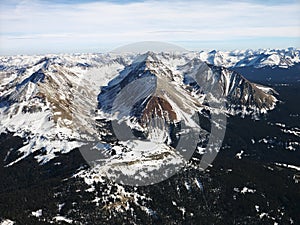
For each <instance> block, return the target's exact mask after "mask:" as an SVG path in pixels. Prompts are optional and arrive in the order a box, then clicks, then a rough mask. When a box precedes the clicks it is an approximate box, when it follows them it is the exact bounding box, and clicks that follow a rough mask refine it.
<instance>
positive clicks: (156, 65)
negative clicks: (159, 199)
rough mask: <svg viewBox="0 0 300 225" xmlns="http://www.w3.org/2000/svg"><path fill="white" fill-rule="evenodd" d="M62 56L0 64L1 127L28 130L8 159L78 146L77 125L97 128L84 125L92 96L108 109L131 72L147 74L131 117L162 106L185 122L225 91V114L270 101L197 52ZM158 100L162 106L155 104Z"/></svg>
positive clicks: (269, 93)
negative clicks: (195, 54) (0, 66)
mask: <svg viewBox="0 0 300 225" xmlns="http://www.w3.org/2000/svg"><path fill="white" fill-rule="evenodd" d="M68 57H70V56H68ZM68 57H59V56H52V57H49V56H48V57H42V58H40V59H38V58H37V59H35V58H34V57H33V62H32V63H31V65H27V62H26V61H25V62H26V64H25V65H26V69H24V65H20V66H19V67H18V68H15V65H14V66H12V67H7V66H6V69H4V70H3V71H2V72H1V78H2V79H1V80H2V82H1V89H0V91H1V97H0V99H1V129H2V132H3V131H5V130H9V131H10V132H16V133H17V134H19V135H20V136H21V137H26V138H27V137H28V136H30V137H31V136H32V137H33V138H29V140H28V144H27V145H26V146H24V147H23V148H21V149H19V152H20V153H22V154H23V155H22V156H21V157H19V158H18V159H17V160H15V161H14V162H10V164H9V165H12V163H15V162H17V161H18V160H20V159H22V158H25V157H27V156H28V155H29V154H32V153H33V152H35V151H39V150H40V149H41V148H43V149H44V150H43V151H44V152H43V154H42V155H40V156H36V158H37V160H38V161H39V162H43V163H46V162H47V161H48V160H50V159H52V158H53V157H55V154H56V153H58V152H69V151H71V150H72V149H73V148H75V147H79V146H81V144H80V139H81V138H82V137H81V136H80V135H81V133H89V134H91V133H94V134H95V133H97V131H96V130H95V127H93V126H92V125H91V124H93V123H94V121H91V117H92V116H91V112H93V111H95V110H96V108H97V107H96V106H97V104H98V106H99V107H98V108H100V109H101V110H102V111H103V112H104V113H107V112H108V111H107V110H108V109H110V108H111V107H112V103H113V101H115V98H116V96H117V94H118V92H119V91H120V90H121V89H122V88H123V87H125V86H126V85H128V84H130V83H131V82H133V81H134V80H137V79H138V78H145V79H148V80H147V81H146V82H147V83H148V84H147V85H146V86H145V85H144V83H140V84H138V85H136V86H135V89H131V91H132V94H133V96H135V98H136V99H138V100H141V101H142V100H143V101H144V100H145V101H144V103H143V105H142V106H136V108H137V112H136V113H141V115H140V116H139V118H138V119H139V120H142V121H144V123H146V122H147V123H150V121H147V119H149V118H151V117H152V116H153V115H152V114H153V112H154V111H155V112H156V114H157V113H160V114H165V113H166V115H167V118H164V119H166V120H170V121H172V122H174V123H176V122H179V121H181V120H184V122H185V123H186V124H189V123H191V119H190V117H191V116H193V115H194V114H195V113H196V112H198V111H201V110H202V109H204V108H209V106H207V105H209V102H210V104H212V101H214V99H219V100H220V99H223V98H224V99H223V100H222V101H224V107H223V106H222V107H220V108H219V109H218V108H217V109H216V110H221V111H224V112H226V113H228V114H231V115H234V114H242V115H246V114H251V113H252V114H253V115H256V114H257V113H265V112H266V111H267V110H270V109H273V108H274V106H275V103H276V101H277V100H276V98H275V97H274V96H273V94H274V93H275V92H274V91H273V90H272V89H271V88H266V87H263V86H261V85H256V84H253V83H251V82H249V81H247V80H246V79H245V78H243V77H242V76H241V75H240V74H238V73H236V72H233V71H230V70H228V69H226V68H224V67H217V66H211V65H208V64H206V63H203V62H201V61H200V60H199V59H197V58H194V59H192V60H188V59H187V58H184V57H181V59H180V60H181V61H178V62H176V61H174V59H172V56H171V55H170V56H168V55H167V54H164V55H159V54H154V53H151V52H150V53H146V54H145V55H139V56H137V57H135V56H132V55H129V56H128V55H127V56H126V55H125V56H119V55H112V56H106V57H105V56H104V55H95V56H90V55H88V57H87V56H85V55H83V56H81V57H82V58H80V60H76V59H77V57H78V56H74V59H75V61H74V59H73V58H71V59H72V60H69V58H68ZM85 57H86V58H88V60H87V59H86V58H85ZM91 58H92V60H91ZM160 58H161V59H160ZM182 59H183V60H182ZM11 60H12V59H11ZM85 60H86V61H85ZM78 61H79V62H78ZM175 63H177V64H175ZM3 67H4V66H3ZM94 73H95V74H94ZM197 73H200V74H198V75H197ZM11 74H13V75H11ZM117 74H119V75H117ZM116 75H117V76H116ZM114 76H116V77H115V78H114V79H113V80H112V81H110V82H109V83H108V86H106V87H102V88H101V92H100V95H99V96H98V99H97V95H98V92H99V86H101V84H104V83H105V79H103V77H107V78H106V81H107V80H108V79H109V78H112V77H114ZM196 76H197V77H199V79H198V78H197V79H198V82H199V83H198V84H196V83H195V79H196ZM199 86H200V87H199ZM212 87H213V88H212ZM212 90H213V91H212ZM209 94H212V96H211V97H209ZM208 98H210V99H208ZM119 101H120V102H126V101H125V100H122V99H119ZM132 101H134V99H133V100H132ZM127 102H128V99H127ZM217 102H218V101H217ZM133 103H135V102H133ZM122 106H123V105H122V104H121V103H120V104H118V107H122ZM161 108H162V109H164V112H159V111H157V109H161ZM116 110H117V109H115V111H116ZM123 113H125V114H126V113H127V114H128V115H129V113H130V112H129V111H128V112H126V111H124V112H123ZM144 126H146V125H145V124H144ZM28 134H30V135H28Z"/></svg>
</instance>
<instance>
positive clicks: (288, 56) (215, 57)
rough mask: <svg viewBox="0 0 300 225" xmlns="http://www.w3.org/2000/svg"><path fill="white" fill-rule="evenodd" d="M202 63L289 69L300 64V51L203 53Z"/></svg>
mask: <svg viewBox="0 0 300 225" xmlns="http://www.w3.org/2000/svg"><path fill="white" fill-rule="evenodd" d="M199 58H200V59H201V60H202V61H205V62H208V63H210V64H213V65H215V66H225V67H229V68H237V67H254V68H263V67H272V68H275V67H279V68H289V67H292V66H295V65H296V64H298V63H300V50H299V49H296V48H287V49H259V50H251V49H248V50H234V51H216V50H213V51H210V52H205V51H202V52H200V53H199Z"/></svg>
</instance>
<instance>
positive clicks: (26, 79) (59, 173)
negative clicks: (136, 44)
mask: <svg viewBox="0 0 300 225" xmlns="http://www.w3.org/2000/svg"><path fill="white" fill-rule="evenodd" d="M267 51H268V50H264V52H265V53H266V52H267ZM282 51H284V50H282ZM290 51H291V52H292V51H294V50H293V49H290V50H288V52H290ZM295 52H296V50H295ZM248 53H249V52H248ZM248 53H247V54H248ZM201 54H202V55H203V52H202V53H198V52H189V53H166V52H164V53H153V52H147V53H145V54H131V53H128V54H127V53H126V54H116V53H110V54H74V55H46V56H15V57H1V58H0V65H1V71H0V132H1V135H0V146H1V149H2V150H1V151H0V159H1V160H0V172H1V174H2V176H1V178H0V209H1V212H3V214H2V215H0V221H2V220H3V221H4V222H5V221H16V224H39V223H40V224H43V223H44V224H53V223H56V224H60V223H69V224H72V223H74V224H76V223H78V224H80V223H86V224H122V223H127V224H168V223H172V224H184V223H185V222H186V223H188V224H197V223H198V222H199V221H203V223H204V224H234V223H244V224H245V223H250V222H253V223H256V224H257V223H262V222H263V223H264V222H265V223H266V224H267V223H274V221H278V222H282V223H287V224H288V223H291V222H290V221H295V223H297V222H298V221H300V220H299V218H297V215H298V214H297V210H295V208H297V207H296V206H297V202H298V200H299V194H298V192H297V188H298V187H297V186H296V185H297V184H296V183H295V182H296V181H297V176H298V175H297V173H298V172H297V168H298V167H297V165H298V164H297V163H298V162H297V159H298V158H299V151H298V150H297V149H298V148H299V143H300V141H299V128H298V127H297V121H298V115H299V110H298V109H297V105H296V104H294V102H295V101H296V99H297V98H298V96H297V94H296V93H298V92H297V90H298V89H297V87H296V86H295V87H294V86H276V85H274V86H273V87H272V88H271V87H268V86H264V85H262V84H257V83H254V82H252V81H251V80H249V79H246V78H245V77H244V76H243V74H242V73H240V72H237V71H236V68H238V67H232V66H229V64H227V65H225V64H224V65H223V64H222V65H221V64H220V65H216V64H217V62H220V61H219V60H213V58H212V57H211V58H209V59H210V60H212V61H208V60H204V58H201V57H203V56H201ZM249 54H250V53H249ZM285 54H286V55H288V53H287V52H286V53H285ZM295 54H296V53H295ZM211 55H214V59H217V58H216V57H218V54H217V51H215V52H212V53H211ZM261 55H262V56H263V55H264V53H261ZM226 57H229V56H228V55H227V56H226ZM226 57H224V58H226ZM240 57H241V58H243V57H244V58H246V53H245V52H243V53H241V56H240ZM229 58H230V57H229ZM293 59H295V57H294V58H293ZM212 62H214V63H212ZM224 62H225V61H224ZM232 62H233V60H232ZM256 62H257V63H258V64H257V65H259V62H262V61H256ZM294 63H295V64H296V61H295V62H294ZM239 65H241V64H239ZM278 65H279V64H278ZM293 66H294V64H289V66H288V68H287V69H290V68H292V67H293ZM267 67H268V66H267ZM239 68H240V67H239ZM263 68H266V66H265V67H263ZM270 68H271V69H272V68H273V67H270ZM258 69H261V68H258ZM281 69H283V70H286V69H285V68H281ZM291 96H292V97H291ZM277 99H279V100H282V101H278V100H277ZM90 166H92V167H90ZM295 168H296V169H295ZM270 187H271V188H270ZM273 187H274V188H273ZM280 196H282V197H280ZM45 202H47V204H45ZM228 209H230V210H231V211H228ZM278 210H279V211H278ZM207 215H209V216H207ZM22 222H23V223H22Z"/></svg>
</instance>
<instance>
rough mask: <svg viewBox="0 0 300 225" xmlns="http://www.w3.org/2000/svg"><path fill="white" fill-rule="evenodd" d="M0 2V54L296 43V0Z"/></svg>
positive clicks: (299, 36) (299, 32)
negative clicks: (140, 45)
mask: <svg viewBox="0 0 300 225" xmlns="http://www.w3.org/2000/svg"><path fill="white" fill-rule="evenodd" d="M0 4H1V7H0V32H1V36H0V52H1V54H26V53H27V54H31V53H46V52H86V51H94V52H95V51H105V50H109V49H111V48H114V47H116V46H118V45H122V44H128V43H130V42H135V41H149V40H154V41H167V42H172V43H181V44H182V45H183V46H184V45H186V46H189V47H190V48H193V46H194V47H195V48H196V47H201V43H204V44H203V45H204V46H205V48H214V46H209V44H205V43H210V44H211V45H213V43H224V48H232V47H234V43H236V44H237V47H243V46H238V45H239V44H238V43H244V44H246V43H247V42H249V46H248V47H251V41H253V40H254V42H256V44H257V45H258V46H259V41H261V43H262V44H261V45H263V43H266V40H269V41H270V43H273V45H274V47H276V44H277V46H278V45H280V44H283V43H285V42H286V45H298V46H295V47H299V39H300V29H299V27H300V22H299V21H300V16H299V15H300V12H299V3H295V2H287V3H282V4H279V3H278V4H262V3H260V2H259V1H254V2H253V1H251V2H250V1H243V2H235V1H217V2H215V1H214V2H208V1H172V2H171V1H142V2H127V3H126V4H121V3H118V2H87V3H86V2H85V3H80V1H76V3H74V4H67V3H65V4H62V3H51V2H48V1H16V2H11V1H7V2H6V1H4V2H2V3H0ZM263 40H265V41H263ZM226 43H227V46H226ZM228 43H231V44H228ZM199 44H200V46H199ZM242 45H243V44H242ZM184 47H185V46H184ZM244 47H247V46H244ZM261 47H264V46H261ZM266 47H269V46H266ZM278 47H281V46H278Z"/></svg>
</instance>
